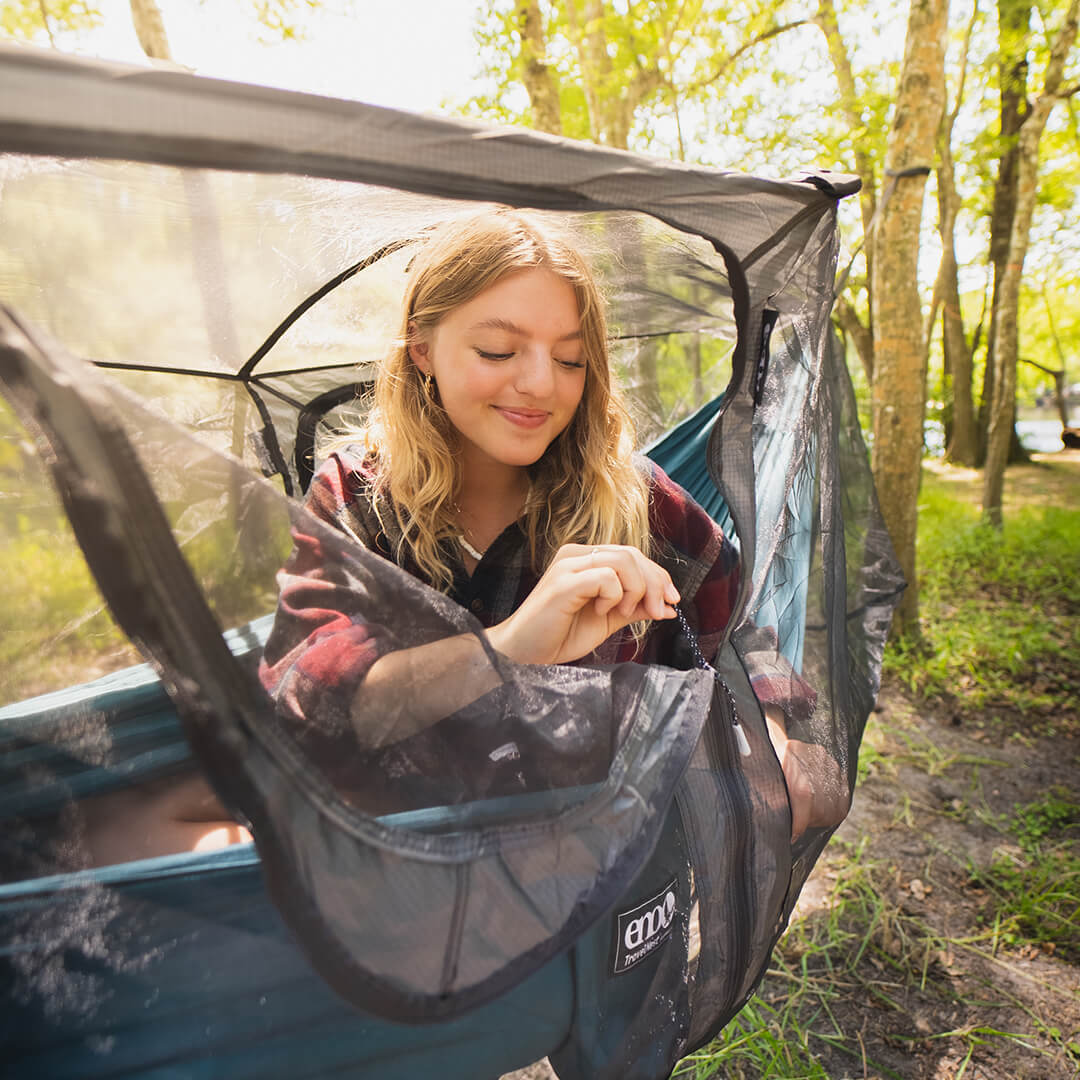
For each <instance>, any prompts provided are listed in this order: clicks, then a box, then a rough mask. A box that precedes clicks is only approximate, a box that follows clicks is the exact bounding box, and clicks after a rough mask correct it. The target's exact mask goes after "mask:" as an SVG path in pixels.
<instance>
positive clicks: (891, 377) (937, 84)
mask: <svg viewBox="0 0 1080 1080" xmlns="http://www.w3.org/2000/svg"><path fill="white" fill-rule="evenodd" d="M947 12H948V0H911V7H910V11H909V15H908V28H907V40H906V43H905V48H904V63H903V68H902V70H901V75H900V87H899V91H898V93H897V98H896V112H895V114H894V116H893V122H892V127H891V129H890V132H889V141H888V147H887V149H886V154H885V169H886V172H888V173H894V174H895V173H898V172H901V171H904V170H907V169H912V168H919V167H926V168H927V169H928V168H929V166H930V164H931V163H932V161H933V156H934V144H935V141H936V138H937V132H938V126H939V124H940V121H941V114H942V109H943V106H944V97H945V38H946V32H947ZM925 188H926V177H925V175H921V174H920V175H914V176H907V177H904V178H903V179H899V180H898V182H897V184H896V187H895V189H894V191H893V193H892V196H891V197H890V199H889V200H888V202H887V203H886V204H885V205H884V206H883V207H882V209H881V213H880V217H879V220H878V224H877V226H876V228H875V231H874V234H873V236H872V238H871V239H872V245H873V252H874V278H873V283H872V284H873V290H872V296H873V309H872V310H873V320H874V384H873V387H872V391H871V412H872V420H873V433H874V447H873V461H872V468H873V473H874V480H875V483H876V484H877V489H878V495H879V498H880V500H881V508H882V513H883V515H884V517H885V524H886V525H887V527H888V529H889V533H890V535H891V536H892V540H893V545H894V546H895V548H896V553H897V556H898V558H899V560H900V565H901V566H902V567H903V570H904V574H905V576H906V577H907V581H908V588H907V590H906V592H905V594H904V599H903V600H902V602H901V604H900V607H899V608H898V609H897V616H896V622H897V625H898V629H900V630H902V631H917V628H918V611H919V606H918V599H919V593H918V578H917V576H916V565H915V527H916V521H917V516H918V496H919V474H920V469H921V464H922V453H923V412H924V408H925V402H926V349H925V341H924V337H923V320H922V309H921V303H920V298H919V290H918V277H917V268H918V258H919V231H920V226H921V223H922V210H923V195H924V192H925Z"/></svg>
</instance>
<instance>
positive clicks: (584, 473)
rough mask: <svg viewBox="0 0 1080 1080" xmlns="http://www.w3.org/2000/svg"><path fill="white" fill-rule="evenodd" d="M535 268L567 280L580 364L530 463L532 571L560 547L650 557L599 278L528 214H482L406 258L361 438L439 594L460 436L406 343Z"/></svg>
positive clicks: (451, 529) (445, 574)
mask: <svg viewBox="0 0 1080 1080" xmlns="http://www.w3.org/2000/svg"><path fill="white" fill-rule="evenodd" d="M533 268H543V269H546V270H550V271H552V272H553V273H555V274H557V275H558V276H559V277H561V278H563V279H564V280H565V281H566V282H568V283H569V285H570V286H571V287H572V289H573V291H574V296H575V297H576V299H577V306H578V313H579V315H580V318H581V345H582V357H583V358H584V360H585V363H586V368H585V389H584V394H583V396H582V399H581V402H580V404H579V405H578V408H577V412H576V413H575V414H574V418H573V420H572V421H571V422H570V424H569V426H568V427H567V428H566V430H565V431H563V432H562V434H561V435H559V436H558V437H557V438H556V439H555V440H554V441H553V442H552V444H551V445H550V446H549V447H548V449H547V450H546V451H545V453H544V455H543V456H542V457H541V458H540V460H539V461H537V462H536V463H535V464H533V465H532V466H530V467H529V469H528V472H529V480H530V489H529V494H528V497H527V498H526V501H525V507H524V512H523V525H524V528H525V532H526V535H527V536H528V540H529V553H530V558H531V561H532V564H533V569H534V570H535V572H536V573H537V574H541V573H543V571H544V570H545V569H546V567H547V565H548V563H549V562H550V561H551V559H552V557H553V556H554V555H555V552H556V551H557V550H558V549H559V547H561V546H562V545H563V544H567V543H578V544H630V545H633V546H635V547H637V548H639V549H641V550H642V551H644V552H646V554H648V553H649V514H648V487H647V484H646V480H645V477H644V475H643V474H642V472H641V471H640V470H639V469H638V467H636V466H635V465H634V463H633V460H632V456H631V455H632V451H633V444H634V430H633V423H632V421H631V419H630V416H629V413H628V412H627V410H626V408H625V406H624V404H623V402H622V397H621V395H620V393H619V391H618V388H617V386H615V385H614V384H613V382H612V378H611V369H610V362H609V358H608V339H607V321H606V318H605V314H604V301H603V299H602V297H601V295H600V291H599V289H598V287H597V284H596V281H595V279H594V278H593V275H592V273H591V271H590V269H589V267H588V265H587V264H586V262H585V260H584V258H583V257H582V256H581V254H580V253H579V252H578V251H577V249H576V248H575V247H574V245H573V244H571V243H570V241H569V240H568V239H567V238H566V237H563V236H561V235H560V234H559V233H557V232H555V231H554V230H552V229H551V228H550V227H548V226H547V225H546V224H545V223H543V222H541V221H540V220H539V219H538V218H537V217H534V216H532V215H529V214H526V213H521V212H508V211H488V212H486V213H483V214H480V215H477V216H474V217H471V218H469V219H467V220H463V221H454V222H451V223H449V224H447V225H443V226H441V227H439V228H438V229H437V230H436V231H435V232H433V233H432V234H431V235H430V237H429V238H428V239H427V240H426V241H424V242H423V246H422V248H421V250H420V251H418V252H417V254H416V255H415V256H414V258H413V261H412V265H411V266H410V269H409V280H408V284H407V287H406V291H405V297H404V303H403V305H402V307H403V310H402V316H401V333H400V336H399V338H398V340H397V341H396V343H395V346H394V348H393V349H392V351H391V352H390V353H389V355H388V356H386V358H385V359H384V361H383V362H382V364H381V365H380V369H379V371H378V374H377V376H376V380H375V394H374V406H373V408H372V410H371V412H370V413H369V414H368V418H367V422H366V425H365V427H364V429H363V431H362V433H361V436H362V442H363V444H364V445H365V447H366V452H367V456H368V459H369V460H370V461H371V462H372V463H373V465H374V469H375V475H376V489H377V490H378V491H380V492H382V493H388V494H389V495H390V505H391V506H392V507H393V511H394V513H395V515H396V517H397V523H398V525H399V527H400V530H401V537H402V540H401V543H402V544H408V546H409V548H410V549H411V553H412V556H413V558H414V560H415V561H416V563H417V564H418V566H419V567H420V569H421V570H422V571H423V572H424V573H425V574H426V575H427V576H428V578H429V580H430V581H431V582H432V584H433V585H435V587H436V588H440V589H443V590H446V589H448V588H449V587H450V585H451V583H452V580H453V575H452V571H451V569H450V567H449V566H447V564H446V562H445V555H444V553H443V551H442V550H441V549H440V542H441V541H443V540H445V539H446V538H447V537H456V536H458V535H459V534H460V532H461V526H460V524H459V523H458V521H457V517H456V511H455V503H456V501H457V497H458V492H459V490H460V486H461V475H460V466H459V464H458V463H459V460H460V458H459V456H458V454H457V453H456V449H457V445H458V439H459V435H458V432H457V430H456V429H455V428H454V426H453V425H452V424H451V422H450V419H449V417H448V416H447V414H446V413H445V411H444V410H443V409H442V407H441V406H440V405H439V403H438V399H437V394H433V395H429V394H428V393H426V392H425V388H424V384H423V379H422V376H421V373H420V371H419V370H418V369H417V367H416V365H415V364H414V363H413V361H412V359H411V358H410V356H409V342H410V340H413V341H415V340H416V338H417V337H418V336H419V337H423V338H427V339H429V340H430V335H431V333H432V331H433V330H434V329H435V327H436V325H437V324H438V323H439V321H440V320H441V319H443V318H444V317H445V316H446V315H447V314H449V313H450V312H451V311H453V310H454V309H455V308H458V307H460V306H461V305H462V304H465V303H467V302H468V301H470V300H472V299H473V298H474V297H476V296H478V295H479V294H480V293H482V292H483V291H484V290H485V289H489V288H491V287H492V286H493V285H495V284H496V283H497V282H499V281H501V280H502V279H503V278H505V277H506V276H508V275H510V274H515V273H520V272H521V271H524V270H529V269H533ZM376 505H378V501H377V503H376ZM397 555H398V557H399V558H400V555H401V552H398V553H397Z"/></svg>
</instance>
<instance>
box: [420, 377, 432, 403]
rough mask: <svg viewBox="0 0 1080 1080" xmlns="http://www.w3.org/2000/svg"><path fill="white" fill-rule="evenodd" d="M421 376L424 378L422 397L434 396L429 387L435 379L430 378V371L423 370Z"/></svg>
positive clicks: (429, 397)
mask: <svg viewBox="0 0 1080 1080" xmlns="http://www.w3.org/2000/svg"><path fill="white" fill-rule="evenodd" d="M421 378H422V379H423V380H424V397H426V398H428V399H429V400H430V399H431V398H433V397H434V394H433V392H432V389H431V387H432V385H433V384H434V382H435V380H434V379H433V378H432V375H431V372H430V371H425V372H424V373H423V375H422V376H421Z"/></svg>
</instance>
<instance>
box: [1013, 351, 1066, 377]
mask: <svg viewBox="0 0 1080 1080" xmlns="http://www.w3.org/2000/svg"><path fill="white" fill-rule="evenodd" d="M1017 359H1018V360H1019V361H1020V362H1021V363H1022V364H1030V365H1031V366H1032V367H1037V368H1038V369H1039V370H1040V371H1045V372H1046V374H1047V375H1052V376H1053V377H1054V378H1055V379H1057V378H1062V377H1064V375H1065V371H1064V369H1063V370H1061V371H1058V370H1056V369H1055V368H1048V367H1046V366H1045V365H1044V364H1040V363H1038V361H1036V360H1029V359H1028V358H1027V357H1026V356H1018V357H1017Z"/></svg>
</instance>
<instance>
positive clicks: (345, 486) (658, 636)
mask: <svg viewBox="0 0 1080 1080" xmlns="http://www.w3.org/2000/svg"><path fill="white" fill-rule="evenodd" d="M640 464H641V467H642V468H643V469H645V470H647V476H648V483H649V523H650V528H651V532H652V539H653V545H654V551H653V557H654V558H655V559H656V561H657V562H659V563H660V564H661V565H662V566H664V568H665V569H666V570H667V571H668V573H669V574H670V575H671V578H672V580H673V581H674V583H675V587H676V588H677V589H678V590H679V593H680V596H681V597H682V600H681V604H680V606H681V608H682V610H683V612H684V613H685V615H686V617H687V621H688V622H689V623H690V625H691V627H692V628H693V630H694V631H695V633H696V635H697V637H698V643H699V646H700V648H701V651H702V653H703V654H704V655H705V656H706V657H709V658H711V657H712V656H714V655H715V654H716V651H717V649H718V648H719V645H720V641H721V639H722V637H723V633H724V630H725V628H726V627H727V624H728V621H729V619H730V617H731V613H732V610H733V606H734V603H735V600H736V596H737V594H738V587H739V559H738V553H737V552H736V550H735V548H734V547H733V546H732V544H731V542H730V541H729V540H728V539H727V537H725V536H724V534H723V532H722V531H721V529H720V528H719V526H717V525H716V523H715V522H714V521H713V520H712V519H711V518H710V517H709V516H708V514H706V513H705V511H704V510H703V509H702V508H701V507H700V506H699V505H698V504H697V503H696V502H695V501H694V500H693V498H691V496H690V495H689V494H687V492H686V491H684V490H683V489H682V488H681V487H680V486H679V485H678V484H676V483H675V482H674V481H673V480H671V479H670V478H669V477H668V476H667V475H666V474H665V473H664V472H663V470H662V469H660V468H659V467H658V466H657V465H655V464H654V463H653V462H651V461H649V460H648V459H646V458H641V459H640ZM373 480H374V477H373V474H372V472H371V470H370V467H369V466H368V465H365V463H364V462H363V461H362V460H361V459H360V458H359V457H358V456H353V455H351V454H350V453H349V452H348V451H346V452H343V453H339V454H333V455H331V456H330V457H329V458H328V459H327V460H326V462H325V463H324V464H323V465H322V467H321V468H320V469H319V471H318V472H317V473H316V475H315V477H314V479H313V481H312V484H311V488H310V490H309V492H308V497H307V507H308V509H309V510H310V511H311V513H312V514H314V515H315V516H316V517H317V518H320V519H322V520H323V521H325V522H327V523H329V524H331V525H333V526H335V527H337V528H338V529H340V530H341V531H343V532H344V533H346V534H347V535H349V536H351V537H352V538H353V539H355V540H356V541H357V542H359V543H360V544H363V545H364V546H365V547H367V548H369V549H370V550H373V551H376V552H378V553H379V554H381V555H382V556H383V557H385V558H387V559H391V560H392V559H393V558H394V555H395V554H396V553H398V552H401V556H400V565H401V567H402V569H405V570H407V571H409V572H410V573H412V574H413V575H414V576H416V577H417V578H419V579H420V580H422V581H426V578H425V576H424V574H423V573H422V571H421V570H420V569H419V567H417V566H416V565H415V563H413V562H412V560H411V557H410V555H409V552H408V546H407V545H402V544H400V543H399V541H400V539H401V537H400V534H399V533H398V534H397V535H394V532H395V531H396V529H397V524H396V518H395V516H394V513H393V511H392V508H391V507H390V505H389V501H388V496H386V495H385V494H382V493H377V492H376V491H375V490H374V486H373ZM377 500H382V505H381V506H377V505H376V502H377ZM380 511H381V512H380ZM388 532H389V533H390V534H389V535H388ZM293 539H294V542H295V546H294V549H293V552H292V555H291V556H290V558H289V560H288V562H287V563H286V565H285V567H284V568H283V570H282V571H281V572H280V574H279V576H278V584H279V587H280V596H279V604H278V612H277V617H276V619H275V622H274V627H273V631H272V633H271V635H270V638H269V640H268V641H267V644H266V649H265V652H264V657H263V661H262V666H261V668H260V675H261V678H262V681H263V684H264V685H265V687H266V688H267V690H268V691H269V692H270V694H271V695H272V696H273V697H274V698H275V700H276V701H277V704H278V707H279V709H283V710H284V711H285V712H287V713H289V714H291V715H292V716H293V717H294V718H296V719H298V720H301V721H303V720H304V718H305V717H313V716H320V718H321V720H322V721H323V722H326V721H327V719H328V718H330V717H335V718H337V721H336V724H342V725H343V724H345V723H346V722H347V717H348V715H349V709H350V704H351V701H352V698H353V696H354V694H355V693H356V689H357V687H358V685H359V684H360V682H361V681H362V679H363V677H364V675H365V674H366V672H367V670H368V668H370V666H371V665H372V664H373V663H374V662H375V660H376V659H378V657H379V656H380V655H381V653H382V652H383V651H384V650H383V648H382V647H381V644H380V633H379V627H377V626H375V625H372V624H371V623H370V622H369V621H368V620H367V619H365V616H364V603H363V596H361V595H358V594H357V590H356V589H355V587H353V586H352V585H351V583H349V586H348V587H345V586H343V583H342V582H341V581H339V580H337V579H336V576H335V574H334V572H333V570H332V569H331V568H328V567H327V566H326V565H325V562H324V558H323V555H322V550H321V544H320V542H319V541H318V539H317V538H316V537H314V536H311V535H307V534H306V533H305V532H304V531H303V530H302V529H300V528H295V529H294V532H293ZM445 556H446V559H447V562H448V564H449V565H450V566H451V567H452V569H453V573H454V580H453V584H452V586H451V588H450V590H449V595H450V597H451V598H452V599H453V600H455V601H457V603H459V604H461V605H462V606H463V607H465V608H467V609H468V610H469V611H471V612H472V613H473V615H475V616H476V618H477V620H478V621H479V622H480V623H481V624H482V625H483V626H485V627H490V626H493V625H495V624H496V623H499V622H501V621H503V620H504V619H506V618H507V617H508V616H509V615H511V614H512V613H513V611H514V610H515V609H516V608H517V607H518V606H519V605H520V604H521V603H522V601H523V600H524V599H525V597H527V596H528V595H529V593H530V592H531V591H532V589H533V588H535V586H536V584H537V581H538V575H537V574H536V572H535V570H534V569H533V567H532V565H531V563H530V560H529V552H528V542H527V539H526V536H525V533H524V531H523V530H522V529H521V527H520V526H519V525H518V524H517V523H514V524H512V525H510V526H509V527H508V528H507V529H506V530H505V531H504V532H503V533H502V534H501V535H500V536H498V537H497V538H496V539H495V540H494V542H493V543H492V544H491V545H490V546H489V547H488V549H487V551H486V552H485V553H484V557H483V558H482V559H481V560H480V562H479V563H478V565H477V566H476V567H475V569H474V571H473V573H472V574H471V575H470V574H469V573H468V571H467V570H466V567H465V564H464V562H463V561H462V555H461V551H460V547H459V545H458V544H457V543H456V542H453V541H448V542H447V545H446V550H445ZM427 583H428V584H430V582H427ZM771 640H772V641H773V642H775V635H774V636H773V637H772V639H771ZM755 652H756V653H757V662H756V663H755V664H754V665H753V666H752V668H751V672H750V673H751V678H752V680H753V684H754V689H755V693H757V695H758V697H759V699H760V700H762V701H763V702H773V703H776V704H779V705H780V706H781V707H782V708H783V709H784V710H785V712H787V713H788V715H789V716H792V715H798V714H802V715H807V714H808V712H809V711H810V710H812V708H813V699H814V694H813V691H812V690H811V689H810V688H809V687H808V686H807V685H806V684H805V682H803V680H802V679H801V678H800V677H799V676H798V675H796V674H795V673H794V672H793V671H792V669H791V668H790V666H789V665H787V664H786V662H785V661H784V660H783V657H782V656H780V655H779V653H778V652H776V650H775V648H770V646H769V638H768V632H765V636H764V637H761V636H759V638H758V643H757V646H756V647H755ZM628 660H633V661H637V662H640V663H660V664H666V665H668V666H671V667H677V668H682V669H686V668H690V667H692V666H693V657H692V654H691V650H690V647H689V644H688V643H687V641H686V639H685V637H684V636H683V635H682V633H681V632H680V631H679V628H678V625H677V622H676V620H674V619H672V620H665V621H660V622H654V623H652V624H651V625H650V626H649V628H648V630H647V631H646V634H645V637H644V639H643V640H641V641H639V642H635V641H634V639H633V637H632V635H631V634H630V632H629V631H628V630H624V631H620V632H619V633H617V634H614V635H612V637H610V638H609V639H608V640H607V641H605V642H604V643H603V644H601V645H600V647H599V648H598V649H597V650H596V651H595V652H594V653H592V654H590V655H589V656H587V657H584V658H583V659H582V660H581V661H579V663H619V662H622V661H628ZM336 724H335V725H334V726H336Z"/></svg>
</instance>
